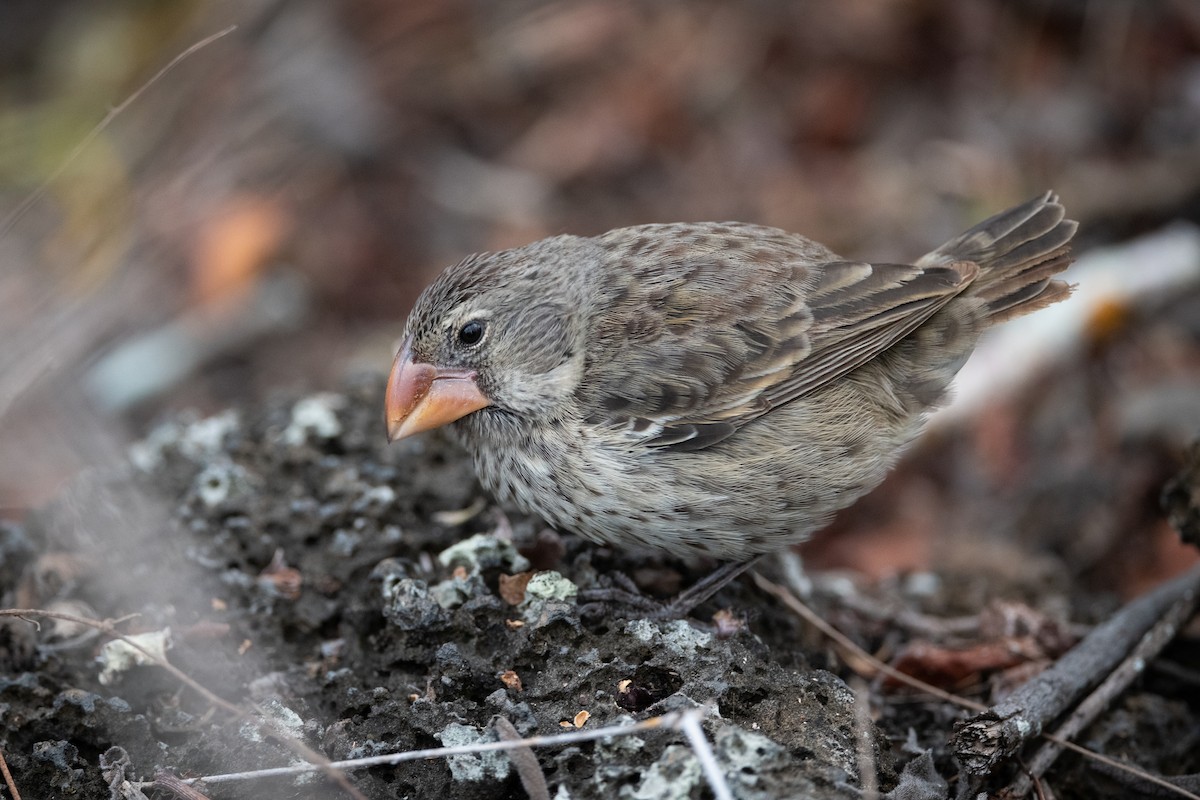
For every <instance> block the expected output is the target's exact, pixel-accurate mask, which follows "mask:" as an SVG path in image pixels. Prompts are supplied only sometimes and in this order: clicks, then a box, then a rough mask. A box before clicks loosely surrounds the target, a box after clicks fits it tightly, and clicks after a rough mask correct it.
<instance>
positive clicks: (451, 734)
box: [438, 722, 512, 783]
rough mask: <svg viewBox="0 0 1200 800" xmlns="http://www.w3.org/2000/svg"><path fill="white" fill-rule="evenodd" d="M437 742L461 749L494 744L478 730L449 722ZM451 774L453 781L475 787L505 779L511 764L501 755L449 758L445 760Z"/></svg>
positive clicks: (494, 752)
mask: <svg viewBox="0 0 1200 800" xmlns="http://www.w3.org/2000/svg"><path fill="white" fill-rule="evenodd" d="M438 739H440V740H441V742H442V744H443V745H445V746H446V747H462V746H464V745H471V744H478V743H480V742H490V741H493V740H492V738H491V737H490V736H487V735H485V734H484V733H483V731H481V730H480V729H479V728H476V727H474V726H472V725H460V724H459V723H457V722H452V723H450V724H449V725H447V726H446V727H445V728H444V729H442V732H441V733H439V734H438ZM446 766H448V767H450V774H451V776H453V778H454V780H456V781H471V782H473V783H478V782H480V781H485V780H497V781H502V780H504V779H506V778H507V777H508V773H509V770H510V769H511V768H512V762H511V761H509V760H508V756H507V755H505V754H504V753H503V752H501V751H492V752H488V753H470V754H465V755H457V756H450V757H448V758H447V759H446Z"/></svg>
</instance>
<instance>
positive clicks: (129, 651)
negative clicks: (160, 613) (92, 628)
mask: <svg viewBox="0 0 1200 800" xmlns="http://www.w3.org/2000/svg"><path fill="white" fill-rule="evenodd" d="M127 638H128V639H130V640H131V641H133V642H135V643H136V644H137V645H139V646H141V648H142V650H139V649H138V648H137V647H135V646H134V645H132V644H130V643H129V642H128V641H125V639H113V640H112V641H111V642H107V643H106V644H105V645H104V646H103V647H101V648H100V655H98V656H97V657H96V660H97V661H98V662H99V663H100V683H102V684H104V685H105V686H108V685H109V684H111V683H112V682H113V681H115V680H116V679H117V676H118V675H120V674H121V673H123V672H125V671H126V670H129V669H130V668H132V667H136V666H140V665H142V664H153V663H155V662H154V658H160V659H162V660H164V661H165V660H166V658H167V648H169V647H170V646H171V629H170V628H163V629H162V630H161V631H148V632H146V633H137V634H134V635H132V636H129V637H127ZM143 650H145V651H146V652H143ZM147 653H150V654H151V655H152V656H154V658H151V655H147Z"/></svg>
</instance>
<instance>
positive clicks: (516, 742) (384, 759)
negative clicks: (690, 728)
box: [139, 709, 700, 788]
mask: <svg viewBox="0 0 1200 800" xmlns="http://www.w3.org/2000/svg"><path fill="white" fill-rule="evenodd" d="M699 713H700V712H699V711H697V710H695V709H689V710H687V711H675V712H672V713H670V714H663V715H662V716H661V717H652V718H650V719H648V720H645V721H643V722H638V723H636V724H634V725H623V726H612V727H608V728H596V729H594V730H590V731H570V732H567V733H556V734H553V735H550V736H531V737H529V738H527V739H501V740H499V741H495V742H476V743H475V744H464V745H457V746H455V747H431V748H429V749H426V750H405V751H404V752H401V753H391V754H388V755H381V756H369V757H366V758H351V759H346V760H345V761H331V762H329V766H330V767H331V768H333V769H338V770H342V769H357V768H361V767H381V766H393V765H396V764H401V763H404V762H405V761H421V760H423V759H427V758H446V757H448V756H465V755H477V754H479V753H491V752H495V751H497V750H513V749H517V748H522V747H549V746H552V745H563V744H575V743H576V742H591V741H595V740H596V739H606V738H608V737H609V736H627V735H629V734H631V733H637V732H638V731H646V730H657V729H662V730H682V729H683V722H682V721H683V718H684V717H686V716H688V715H692V716H698V715H699ZM316 769H317V767H316V766H315V765H313V764H293V765H291V766H288V767H272V768H270V769H259V770H251V771H247V772H226V773H223V774H220V775H206V776H202V777H197V778H185V779H184V780H183V783H199V782H201V781H203V782H204V783H205V784H211V783H231V782H234V781H245V780H254V779H258V778H278V777H287V776H291V775H303V774H305V773H308V772H313V771H314V770H316ZM152 786H153V782H146V783H143V784H141V785H140V787H139V788H149V787H152Z"/></svg>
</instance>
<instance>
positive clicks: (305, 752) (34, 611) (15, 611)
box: [0, 608, 367, 800]
mask: <svg viewBox="0 0 1200 800" xmlns="http://www.w3.org/2000/svg"><path fill="white" fill-rule="evenodd" d="M0 617H18V618H20V619H24V620H26V621H27V622H31V623H33V624H35V625H36V624H37V623H36V622H34V621H33V620H32V619H29V618H30V617H46V618H48V619H61V620H65V621H67V622H74V623H76V624H79V625H87V626H90V627H93V628H96V629H97V630H99V631H100V632H101V633H104V634H105V635H107V636H111V637H113V638H114V639H120V640H121V641H123V642H125V644H127V645H129V646H130V647H132V648H133V649H135V650H137V651H138V652H140V653H142V654H143V655H144V656H146V658H147V659H149V660H150V661H151V662H152V663H154V664H156V665H158V666H159V667H162V668H163V669H165V670H166V671H167V672H169V673H170V674H171V675H172V676H174V677H175V679H176V680H178V681H180V682H181V683H183V684H184V685H186V686H187V687H189V688H190V689H192V690H193V691H195V692H197V693H199V694H200V696H201V697H203V698H204V699H205V700H207V701H208V702H209V703H211V704H213V705H215V706H218V707H220V708H223V709H225V710H226V711H228V712H229V713H230V714H233V716H234V719H235V720H237V719H250V720H252V721H253V722H254V723H255V724H257V725H258V726H259V727H260V728H262V729H263V730H264V731H266V732H267V733H269V734H270V735H271V736H273V737H274V738H275V739H276V740H278V741H279V742H282V743H283V744H284V745H285V746H287V747H288V748H289V749H291V750H292V751H293V752H295V753H296V754H297V755H299V756H301V757H302V758H305V759H308V760H309V761H311V762H313V768H314V769H317V770H320V771H322V772H324V773H325V775H326V776H327V777H328V778H329V779H330V780H332V781H334V782H335V783H337V784H338V785H339V786H341V787H342V788H343V789H344V790H345V791H346V792H348V793H349V794H350V795H351V796H352V797H354V798H356V800H367V798H366V797H365V796H364V795H363V793H362V792H360V791H358V789H355V788H354V786H353V785H352V784H351V783H350V780H349V779H348V778H347V777H346V776H345V775H344V774H343V773H341V772H338V771H337V770H334V769H331V768H330V767H329V763H330V762H329V759H327V758H326V757H325V756H323V755H321V754H320V753H318V752H317V751H315V750H313V749H312V748H310V747H309V746H308V745H306V744H304V742H301V741H299V740H298V739H296V738H294V737H292V736H290V735H288V734H287V733H286V732H284V731H283V730H281V729H280V728H279V727H278V726H277V725H275V724H274V723H272V722H271V721H270V719H269V718H268V717H267V715H266V713H265V712H264V711H263V710H262V709H259V708H256V709H255V711H256V712H257V713H258V715H259V716H258V718H255V717H254V716H253V715H251V713H250V712H249V711H247V710H246V709H244V708H240V707H239V706H236V705H234V704H233V703H230V702H229V701H228V700H226V699H224V698H223V697H221V696H220V695H217V694H216V693H214V692H211V691H209V690H208V689H207V688H205V687H204V686H203V685H201V684H200V683H198V682H197V681H196V680H195V679H194V678H192V677H191V676H190V675H188V674H187V673H186V672H184V671H183V670H181V669H179V668H178V667H176V666H175V665H174V664H171V663H170V662H169V661H167V660H166V659H164V658H160V657H159V656H157V655H156V654H154V653H152V652H150V651H149V650H147V649H146V648H145V647H143V646H142V645H141V644H139V643H138V642H137V641H136V640H134V639H132V638H130V637H129V636H126V635H125V634H123V633H120V632H119V631H117V630H115V629H114V628H113V625H114V622H113V621H111V620H108V621H101V620H97V619H88V618H87V617H80V616H76V615H75V614H64V613H62V612H60V611H45V610H43V609H40V608H5V609H0ZM128 618H129V617H122V619H128Z"/></svg>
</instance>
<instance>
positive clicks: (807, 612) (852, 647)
mask: <svg viewBox="0 0 1200 800" xmlns="http://www.w3.org/2000/svg"><path fill="white" fill-rule="evenodd" d="M752 577H753V578H754V582H755V583H756V584H758V586H759V588H760V589H762V590H763V591H765V592H767V593H768V594H771V595H774V596H775V597H776V598H778V599H779V601H780V602H782V603H783V604H784V605H786V606H787V607H788V608H790V609H792V610H793V611H795V612H796V614H797V615H799V616H800V617H802V618H803V619H804V620H805V621H806V622H809V623H810V624H811V625H813V626H814V627H815V628H817V630H819V631H821V632H822V633H823V634H825V635H826V636H828V637H829V638H830V639H831V640H833V641H834V643H835V644H837V645H838V646H839V647H841V648H843V649H845V650H846V651H847V652H848V653H850V654H852V655H853V656H854V657H855V658H857V659H860V660H861V661H863V662H865V663H866V664H868V665H870V666H871V667H872V668H873V669H875V670H876V671H878V672H881V673H883V674H885V675H887V676H888V677H890V678H893V679H894V680H897V681H899V682H901V683H903V684H905V685H907V686H911V687H913V688H915V689H920V690H921V691H924V692H928V693H930V694H932V695H934V696H936V697H939V698H942V699H944V700H945V701H946V702H948V703H953V704H954V705H958V706H962V707H963V708H968V709H971V710H972V711H984V710H986V707H985V706H983V705H981V704H979V703H976V702H974V701H973V700H968V699H966V698H965V697H959V696H958V695H954V694H950V693H949V692H945V691H943V690H941V689H939V688H938V687H936V686H931V685H930V684H928V683H925V682H924V681H922V680H919V679H917V678H914V677H912V676H911V675H906V674H904V673H903V672H900V671H899V670H896V669H895V668H893V667H891V666H889V665H888V664H885V663H883V662H882V661H880V660H879V659H877V658H875V656H873V655H871V654H870V653H868V652H867V651H866V650H863V649H862V648H861V647H859V646H858V645H857V644H855V643H854V641H853V640H851V639H850V637H848V636H846V635H845V634H843V633H842V632H841V631H839V630H838V629H837V628H834V627H833V626H832V625H830V624H829V623H827V622H826V621H825V620H823V619H821V618H820V617H819V616H817V614H816V613H815V612H814V611H812V609H810V608H809V607H808V606H806V605H804V604H803V603H801V602H800V601H799V600H798V599H797V598H796V596H795V595H793V594H792V593H791V592H790V591H788V590H787V589H785V588H784V587H782V586H779V585H778V584H775V583H772V582H771V581H769V580H767V579H766V578H764V577H762V576H761V575H759V574H758V573H757V572H755V573H752ZM847 665H848V666H849V668H850V669H851V670H853V671H854V672H855V673H856V674H858V675H862V676H863V677H873V676H871V675H863V672H862V671H861V669H859V668H856V667H855V666H854V665H853V664H850V663H849V660H847ZM1041 736H1042V738H1043V739H1047V740H1049V741H1051V742H1054V743H1055V744H1057V745H1059V746H1060V747H1064V748H1066V749H1068V750H1070V751H1072V752H1074V753H1078V754H1079V755H1081V756H1083V757H1084V758H1089V759H1091V760H1093V761H1098V762H1099V763H1101V764H1105V765H1107V766H1109V767H1112V768H1113V769H1117V770H1120V771H1121V772H1124V773H1126V774H1129V775H1136V776H1137V777H1139V778H1141V779H1142V780H1145V781H1148V782H1149V783H1153V784H1155V785H1160V786H1164V787H1165V788H1170V789H1171V791H1173V792H1176V793H1179V794H1181V795H1183V796H1184V797H1188V798H1191V799H1192V800H1200V795H1196V794H1193V793H1191V792H1188V791H1187V790H1186V789H1183V788H1182V787H1179V786H1176V785H1174V784H1173V783H1170V782H1169V781H1164V780H1163V779H1162V778H1161V777H1159V776H1157V775H1154V774H1153V773H1150V772H1147V771H1146V770H1144V769H1141V768H1140V767H1136V766H1133V765H1132V764H1125V763H1122V762H1120V761H1117V760H1116V759H1114V758H1110V757H1109V756H1106V755H1103V754H1101V753H1097V752H1094V751H1092V750H1088V749H1087V748H1086V747H1083V746H1081V745H1078V744H1075V743H1074V742H1070V741H1067V740H1066V739H1060V738H1059V737H1057V736H1055V735H1053V734H1049V733H1042V734H1041Z"/></svg>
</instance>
